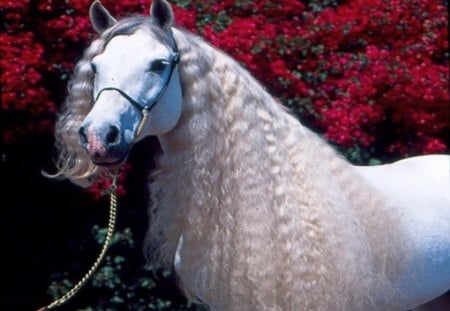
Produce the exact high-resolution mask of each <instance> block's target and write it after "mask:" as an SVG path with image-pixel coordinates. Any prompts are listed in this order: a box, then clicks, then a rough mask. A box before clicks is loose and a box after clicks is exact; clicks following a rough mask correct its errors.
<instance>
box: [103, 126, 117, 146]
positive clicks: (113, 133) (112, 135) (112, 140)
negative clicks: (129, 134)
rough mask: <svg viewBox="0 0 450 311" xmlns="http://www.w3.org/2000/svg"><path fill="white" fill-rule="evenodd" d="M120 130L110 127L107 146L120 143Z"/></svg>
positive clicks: (106, 141)
mask: <svg viewBox="0 0 450 311" xmlns="http://www.w3.org/2000/svg"><path fill="white" fill-rule="evenodd" d="M119 138H120V136H119V129H118V128H117V127H116V126H113V125H111V126H110V127H109V132H108V133H107V134H106V139H105V143H106V145H107V146H108V145H113V144H117V143H118V142H119Z"/></svg>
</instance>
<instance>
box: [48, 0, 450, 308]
mask: <svg viewBox="0 0 450 311" xmlns="http://www.w3.org/2000/svg"><path fill="white" fill-rule="evenodd" d="M90 16H91V21H92V24H93V26H94V28H95V29H96V30H97V31H98V32H99V33H100V34H101V36H100V38H99V39H97V40H95V41H94V42H93V43H92V44H91V46H90V47H89V48H88V49H87V50H86V52H85V54H84V56H83V58H82V59H81V60H80V61H79V63H78V64H77V67H76V70H75V75H74V77H73V79H72V82H71V85H70V89H69V96H68V98H67V100H66V103H65V108H64V110H63V112H62V113H61V114H60V116H59V119H58V123H57V130H56V133H57V138H58V146H59V150H60V157H59V161H58V167H59V173H60V175H62V176H66V177H68V178H70V179H71V180H72V181H74V182H76V183H78V184H81V185H84V186H86V185H89V184H90V183H91V182H92V181H93V180H94V179H95V178H96V177H97V176H98V175H99V174H102V173H103V172H108V171H110V170H112V169H115V167H117V166H119V165H120V164H121V163H122V162H123V161H124V160H125V159H126V157H127V154H128V152H129V150H130V148H131V147H132V146H133V145H134V144H135V143H136V142H137V141H139V140H141V139H142V138H143V137H145V136H148V135H156V136H157V137H158V139H159V141H160V143H161V147H162V150H163V154H162V155H161V157H160V159H159V162H158V169H157V171H156V172H155V173H154V174H153V176H152V179H153V182H152V185H151V193H152V196H153V198H152V199H153V200H152V205H151V209H150V215H149V217H150V229H149V232H148V235H147V239H146V244H147V252H148V254H149V257H151V259H152V260H159V261H160V262H162V263H164V264H166V265H167V266H169V267H174V268H175V270H176V272H177V275H178V277H179V280H180V286H181V287H182V288H183V289H184V291H185V292H186V295H188V296H189V297H190V298H192V299H196V300H197V301H201V302H203V303H205V304H207V305H209V306H210V308H211V309H213V310H406V309H410V308H415V307H418V306H420V305H422V304H424V303H426V302H429V301H432V300H433V299H435V298H437V297H439V296H442V295H443V294H444V293H445V292H446V291H448V290H449V289H450V181H449V175H450V173H449V162H450V157H449V156H447V155H432V156H421V157H415V158H410V159H406V160H402V161H399V162H396V163H392V164H386V165H380V166H371V167H357V166H352V165H350V164H349V163H348V162H346V161H345V160H344V159H342V158H341V157H340V156H338V155H337V154H336V152H334V151H333V149H332V148H331V147H329V146H328V145H327V144H326V143H325V142H324V141H323V140H322V139H321V138H319V137H318V136H317V135H315V134H314V133H312V132H311V131H309V130H308V129H307V128H305V127H303V126H302V125H301V124H300V123H299V122H298V120H296V119H295V118H294V117H293V116H292V115H290V114H289V113H288V112H287V111H286V110H285V109H284V108H283V107H282V106H281V105H279V104H277V102H276V101H275V100H274V99H273V98H272V97H271V96H270V95H269V94H268V93H267V92H266V91H265V90H264V89H263V88H262V87H261V86H260V84H258V82H257V81H255V79H254V78H253V77H252V76H251V75H250V74H249V73H248V72H247V71H246V70H245V69H243V68H242V67H241V66H239V64H238V63H237V62H235V61H234V60H232V59H231V58H230V57H228V56H227V55H225V54H224V53H222V52H220V51H218V50H217V49H215V48H213V47H211V46H210V45H208V44H207V43H205V42H204V41H203V40H202V39H200V38H198V37H196V36H194V35H192V34H190V33H187V32H185V31H182V30H180V29H178V28H176V27H174V26H173V13H172V10H171V8H170V6H169V4H167V2H166V1H163V0H154V1H153V4H152V7H151V16H150V17H131V18H127V19H124V20H121V21H116V20H115V19H114V18H113V17H112V16H111V15H110V14H109V13H108V11H107V10H106V9H105V8H104V7H103V6H102V5H101V4H100V2H98V1H96V2H94V3H93V5H92V7H91V11H90ZM445 297H446V296H442V297H441V298H440V301H441V302H440V303H441V305H440V306H441V307H444V305H443V304H444V302H442V301H443V300H445ZM431 304H432V303H431ZM429 306H430V305H429Z"/></svg>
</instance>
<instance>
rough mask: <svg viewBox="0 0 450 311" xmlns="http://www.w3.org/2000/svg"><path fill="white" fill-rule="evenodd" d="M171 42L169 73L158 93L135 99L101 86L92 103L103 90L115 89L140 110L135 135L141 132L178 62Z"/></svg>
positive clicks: (120, 91)
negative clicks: (140, 117) (149, 96)
mask: <svg viewBox="0 0 450 311" xmlns="http://www.w3.org/2000/svg"><path fill="white" fill-rule="evenodd" d="M173 42H174V46H173V48H172V57H171V60H170V61H169V74H168V76H167V79H166V80H165V81H164V84H163V86H162V87H161V89H160V90H159V91H158V93H156V96H155V97H153V98H150V99H148V100H147V101H143V100H137V99H135V98H133V97H132V96H130V95H129V94H127V93H126V92H125V91H123V90H121V89H119V88H116V87H112V86H108V87H104V88H102V89H101V90H100V91H99V92H98V94H97V96H96V97H95V100H94V105H95V103H96V102H97V100H98V99H99V97H100V95H101V94H102V93H103V92H104V91H116V92H118V93H119V94H120V95H122V96H123V97H125V99H126V100H128V102H129V103H130V104H131V105H133V106H134V107H136V109H138V110H139V111H140V113H141V114H142V119H141V122H140V123H139V125H138V128H137V130H136V134H135V137H138V136H139V134H140V133H141V132H142V129H143V128H144V125H145V123H146V122H147V119H148V114H149V113H150V111H151V110H152V109H153V108H154V107H155V106H156V104H157V103H158V101H159V100H160V99H161V97H162V95H163V94H164V92H165V91H166V89H167V87H168V85H169V83H170V80H171V79H172V74H173V71H174V69H175V67H176V66H177V64H178V63H179V62H180V53H179V52H178V47H177V44H176V42H175V40H174V41H173ZM165 70H166V69H165Z"/></svg>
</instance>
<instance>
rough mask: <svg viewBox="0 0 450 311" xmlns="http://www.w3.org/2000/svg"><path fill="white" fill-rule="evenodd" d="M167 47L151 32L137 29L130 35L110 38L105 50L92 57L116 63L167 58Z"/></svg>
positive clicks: (168, 53)
mask: <svg viewBox="0 0 450 311" xmlns="http://www.w3.org/2000/svg"><path fill="white" fill-rule="evenodd" d="M169 56H170V51H169V49H168V48H167V47H166V46H165V45H164V44H162V43H161V42H159V41H158V39H157V38H156V37H155V35H154V34H153V33H151V32H150V31H148V30H144V29H139V30H137V31H136V32H135V33H133V34H131V35H119V36H116V37H114V38H112V39H111V40H110V41H109V43H108V44H107V45H106V48H105V51H104V52H103V53H102V54H100V55H99V56H97V57H95V58H94V61H100V62H101V61H103V60H105V59H107V61H108V62H114V63H115V62H118V65H123V64H124V63H123V62H124V61H125V62H127V63H135V62H141V61H151V60H153V59H155V58H167V57H169Z"/></svg>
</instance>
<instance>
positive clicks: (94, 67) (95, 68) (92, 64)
mask: <svg viewBox="0 0 450 311" xmlns="http://www.w3.org/2000/svg"><path fill="white" fill-rule="evenodd" d="M91 69H92V71H93V72H94V74H96V73H97V66H95V64H94V63H91Z"/></svg>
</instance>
